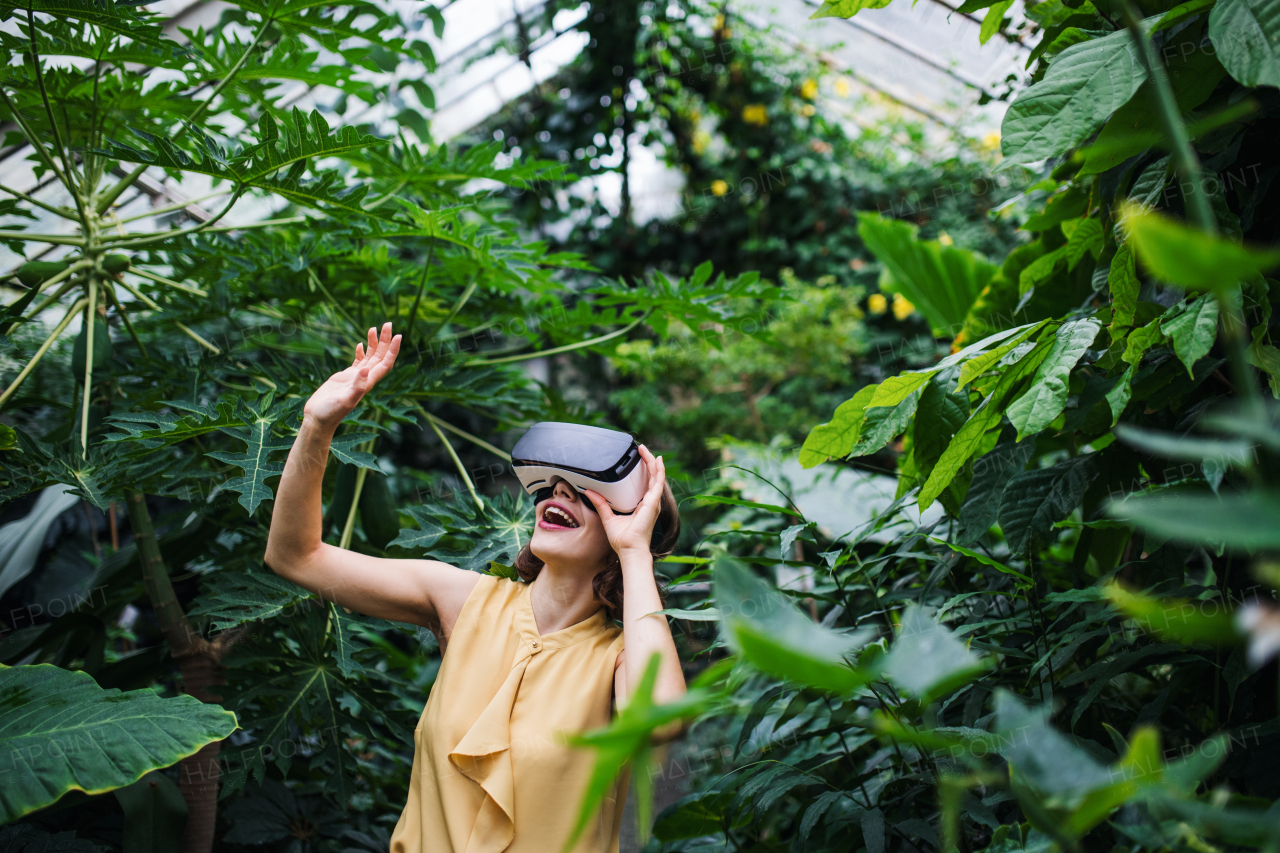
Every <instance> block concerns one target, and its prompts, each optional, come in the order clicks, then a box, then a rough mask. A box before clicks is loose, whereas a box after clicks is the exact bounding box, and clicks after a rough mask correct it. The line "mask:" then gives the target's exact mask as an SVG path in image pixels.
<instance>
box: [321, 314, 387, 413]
mask: <svg viewBox="0 0 1280 853" xmlns="http://www.w3.org/2000/svg"><path fill="white" fill-rule="evenodd" d="M399 352H400V335H396V336H395V337H392V336H391V323H389V322H388V323H383V324H382V335H381V337H379V335H378V330H377V329H375V328H370V329H369V340H368V344H367V346H366V345H365V344H356V357H355V361H353V362H351V366H350V367H348V368H347V369H346V370H342V371H339V372H338V373H335V374H333V375H332V376H330V377H329V378H328V379H327V380H325V383H324V384H323V385H321V386H320V387H319V388H317V389H316V392H315V393H314V394H312V395H311V399H309V400H307V404H306V405H305V406H303V408H302V414H303V416H304V417H309V418H314V419H315V420H316V421H317V422H318V423H320V424H322V425H324V426H329V427H337V425H338V424H339V423H341V422H342V419H343V418H345V417H346V416H347V415H349V414H351V412H352V411H353V410H354V409H355V407H356V406H357V405H359V403H360V400H361V399H362V398H363V397H364V395H365V394H367V393H368V392H369V389H370V388H372V387H373V386H374V385H377V384H378V380H380V379H381V378H382V377H384V376H386V375H387V371H389V370H390V369H391V365H393V364H395V363H396V354H397V353H399Z"/></svg>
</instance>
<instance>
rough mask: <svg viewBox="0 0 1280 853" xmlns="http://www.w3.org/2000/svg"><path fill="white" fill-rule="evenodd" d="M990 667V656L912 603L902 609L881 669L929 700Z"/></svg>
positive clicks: (926, 700)
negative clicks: (975, 650) (967, 645)
mask: <svg viewBox="0 0 1280 853" xmlns="http://www.w3.org/2000/svg"><path fill="white" fill-rule="evenodd" d="M990 667H991V660H990V659H983V658H980V657H978V656H977V655H975V654H973V653H972V652H971V651H969V650H968V649H967V648H965V645H964V643H962V642H960V641H959V640H958V639H956V636H955V635H954V634H952V633H951V632H950V631H949V630H947V628H945V627H944V626H943V625H941V624H939V623H938V622H937V621H936V620H935V619H934V618H933V617H932V616H930V615H929V614H928V613H927V612H925V609H924V608H923V607H920V606H919V605H917V604H912V605H909V606H908V607H907V609H906V610H904V611H903V613H902V622H901V624H900V625H899V626H898V635H897V636H896V637H895V638H894V640H893V645H892V646H891V647H890V648H889V653H888V654H887V655H885V657H884V660H883V663H882V665H881V668H880V670H881V672H882V673H883V674H884V675H886V676H888V677H889V679H890V680H891V681H893V683H894V684H896V685H897V686H898V687H901V688H902V689H903V690H906V691H907V692H908V693H910V694H911V695H912V696H914V697H916V699H918V700H919V701H920V702H921V703H922V704H928V703H930V702H932V701H934V700H935V699H939V698H941V697H943V696H945V695H947V694H948V693H950V692H951V691H953V690H955V689H956V688H958V687H960V686H961V685H963V684H964V683H966V682H968V681H969V680H970V679H972V678H974V677H975V676H977V675H978V674H979V673H981V672H983V671H985V670H987V669H990Z"/></svg>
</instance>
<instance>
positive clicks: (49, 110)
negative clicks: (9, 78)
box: [27, 5, 88, 226]
mask: <svg viewBox="0 0 1280 853" xmlns="http://www.w3.org/2000/svg"><path fill="white" fill-rule="evenodd" d="M27 36H28V38H30V40H31V65H32V68H33V69H34V71H35V75H36V84H37V85H38V86H39V87H40V100H41V101H43V102H44V112H45V115H46V116H47V117H48V119H49V128H50V129H51V130H52V131H53V144H54V146H56V148H57V152H58V156H59V157H61V158H62V168H63V171H64V173H65V174H64V176H63V182H64V183H65V184H66V185H67V192H69V193H71V197H72V198H73V199H75V202H76V210H78V211H79V212H80V220H81V222H82V223H84V224H85V225H86V226H87V225H88V221H87V219H86V216H87V215H88V214H87V212H86V211H85V209H84V201H83V199H81V197H80V193H79V192H78V189H79V188H78V187H76V186H75V184H74V183H73V182H72V181H73V179H74V178H75V176H76V174H75V169H74V168H73V165H74V164H73V162H72V160H71V156H70V155H69V154H68V153H67V147H66V145H64V144H63V142H62V133H61V131H59V130H58V122H57V120H56V119H55V118H54V117H53V105H52V104H50V103H49V93H48V91H46V89H45V87H44V71H43V70H42V69H41V68H40V52H39V51H38V50H37V49H36V15H35V11H34V9H33V8H32V6H30V5H28V6H27ZM68 132H70V128H68Z"/></svg>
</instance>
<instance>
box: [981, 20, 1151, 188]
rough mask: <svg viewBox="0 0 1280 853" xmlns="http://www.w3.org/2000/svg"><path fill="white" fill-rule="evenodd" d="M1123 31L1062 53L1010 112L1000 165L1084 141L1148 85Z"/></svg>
mask: <svg viewBox="0 0 1280 853" xmlns="http://www.w3.org/2000/svg"><path fill="white" fill-rule="evenodd" d="M1146 78H1147V75H1146V72H1145V71H1144V70H1143V68H1142V63H1141V62H1140V61H1139V60H1138V54H1137V48H1136V47H1135V45H1134V43H1133V38H1132V37H1131V36H1130V35H1129V32H1128V31H1127V30H1123V29H1122V30H1119V31H1117V32H1114V33H1111V34H1110V35H1107V36H1103V37H1102V38H1098V39H1092V40H1090V41H1086V42H1083V43H1081V44H1076V45H1073V46H1071V47H1069V48H1067V49H1066V50H1064V51H1062V53H1061V54H1059V55H1058V57H1057V58H1056V59H1054V61H1053V64H1052V65H1050V66H1049V70H1048V71H1047V72H1046V73H1045V75H1044V78H1043V79H1042V80H1040V82H1038V83H1036V84H1034V85H1033V86H1031V87H1030V88H1028V89H1026V90H1025V91H1024V92H1023V93H1022V94H1020V95H1019V96H1018V98H1017V99H1016V100H1015V101H1014V102H1013V104H1012V105H1011V106H1010V107H1009V111H1008V112H1007V113H1005V117H1004V122H1003V123H1002V125H1001V131H1000V132H1001V137H1000V147H1001V150H1002V151H1003V153H1004V157H1005V159H1004V161H1003V163H1002V164H1001V165H1002V166H1011V165H1013V164H1015V163H1034V162H1036V161H1038V160H1044V159H1046V158H1048V157H1056V156H1058V155H1060V154H1062V153H1064V152H1065V151H1067V149H1069V148H1071V147H1072V146H1075V145H1078V144H1080V143H1081V142H1083V141H1084V140H1085V139H1086V138H1087V137H1088V136H1089V135H1090V134H1092V133H1093V132H1094V131H1096V130H1097V129H1098V128H1100V127H1101V126H1102V124H1103V122H1105V121H1106V120H1107V119H1108V118H1109V117H1110V116H1111V114H1112V113H1114V112H1115V111H1116V110H1118V109H1119V108H1120V107H1122V106H1124V104H1125V102H1126V101H1128V100H1129V99H1130V98H1131V97H1133V95H1134V93H1135V92H1137V91H1138V87H1139V86H1141V85H1142V84H1143V82H1144V81H1145V80H1146Z"/></svg>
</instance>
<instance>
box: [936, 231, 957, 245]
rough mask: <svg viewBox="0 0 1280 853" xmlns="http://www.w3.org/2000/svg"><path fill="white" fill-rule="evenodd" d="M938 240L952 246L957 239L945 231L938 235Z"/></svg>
mask: <svg viewBox="0 0 1280 853" xmlns="http://www.w3.org/2000/svg"><path fill="white" fill-rule="evenodd" d="M938 242H939V243H941V244H942V245H944V246H950V245H952V244H953V243H955V240H952V239H951V235H950V234H948V233H947V232H946V231H943V232H942V233H941V234H939V235H938Z"/></svg>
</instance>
